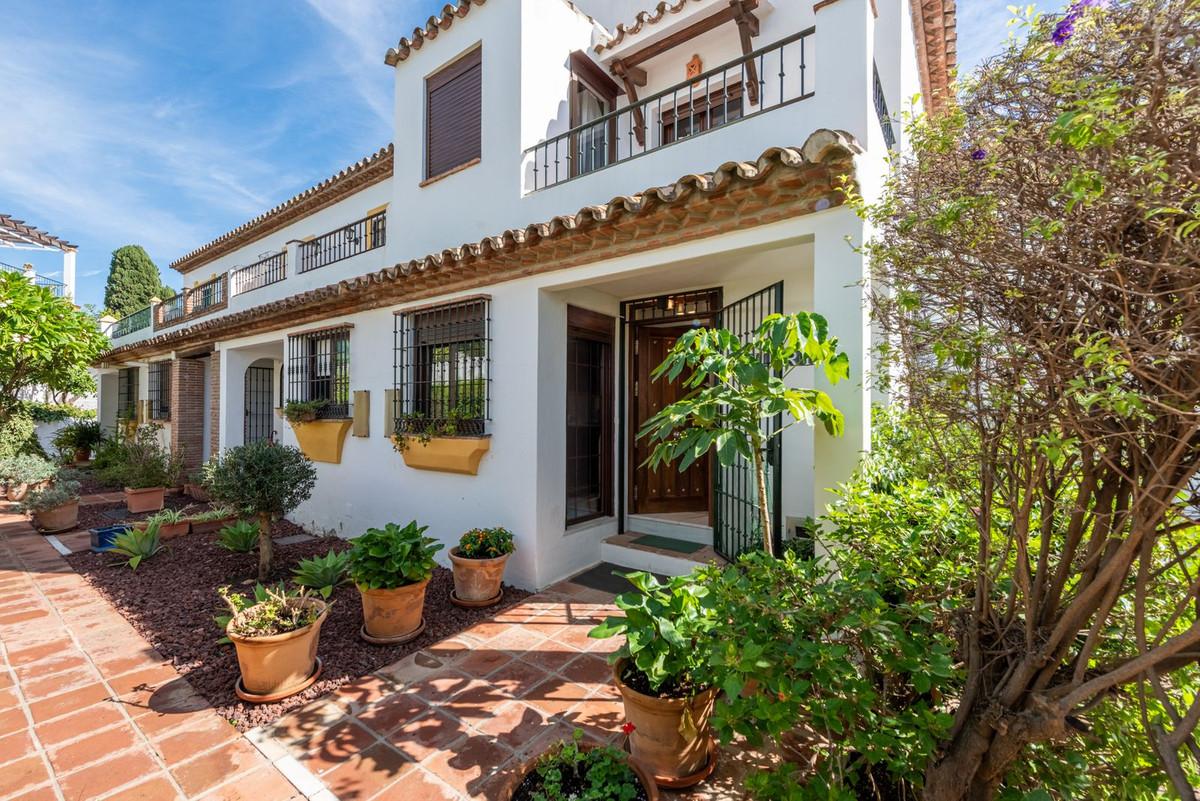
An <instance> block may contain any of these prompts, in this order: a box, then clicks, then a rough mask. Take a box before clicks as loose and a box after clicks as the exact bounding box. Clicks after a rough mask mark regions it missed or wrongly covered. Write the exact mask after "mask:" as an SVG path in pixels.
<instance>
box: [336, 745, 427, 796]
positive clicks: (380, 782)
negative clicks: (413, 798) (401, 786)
mask: <svg viewBox="0 0 1200 801" xmlns="http://www.w3.org/2000/svg"><path fill="white" fill-rule="evenodd" d="M414 770H416V766H415V765H413V763H411V762H409V761H408V760H407V759H405V758H404V756H403V755H402V754H401V753H400V752H399V751H397V750H396V749H394V748H392V747H391V746H389V745H385V744H383V743H379V744H378V745H374V746H372V747H370V748H368V749H367V750H365V751H363V752H362V753H359V754H356V755H355V756H354V757H353V758H352V759H349V760H347V761H345V762H343V763H342V764H340V765H338V766H337V767H336V768H334V769H333V770H331V771H330V772H329V773H327V774H325V775H324V776H322V777H321V780H322V781H323V782H324V783H325V786H326V787H328V788H329V790H330V791H331V792H332V793H333V794H334V795H336V796H337V797H338V799H339V801H366V799H368V798H371V797H372V796H374V795H375V794H376V793H378V792H379V791H380V790H383V789H384V788H386V787H388V786H389V785H391V784H394V783H395V782H397V781H404V782H405V783H407V776H408V775H409V774H411V773H412V771H414Z"/></svg>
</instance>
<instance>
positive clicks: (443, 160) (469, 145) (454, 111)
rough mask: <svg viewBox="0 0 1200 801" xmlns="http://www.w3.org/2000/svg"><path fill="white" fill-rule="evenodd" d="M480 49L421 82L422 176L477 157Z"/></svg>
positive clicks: (480, 137) (480, 117)
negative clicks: (423, 127) (422, 84)
mask: <svg viewBox="0 0 1200 801" xmlns="http://www.w3.org/2000/svg"><path fill="white" fill-rule="evenodd" d="M482 142H483V50H482V48H477V49H475V50H473V51H472V52H470V53H468V54H467V55H465V56H463V57H462V58H460V59H459V60H458V61H456V62H454V63H453V64H451V65H450V66H448V67H446V68H444V69H442V70H441V71H440V72H438V73H436V74H434V75H431V76H430V77H429V78H426V79H425V177H426V178H433V177H435V176H438V175H441V174H442V173H445V172H449V171H450V170H452V169H454V168H455V167H459V166H461V165H463V164H466V163H467V162H468V161H471V160H473V159H477V158H479V156H480V152H481V149H482Z"/></svg>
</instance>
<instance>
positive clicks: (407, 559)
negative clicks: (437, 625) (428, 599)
mask: <svg viewBox="0 0 1200 801" xmlns="http://www.w3.org/2000/svg"><path fill="white" fill-rule="evenodd" d="M427 528H428V526H419V525H417V521H415V520H413V521H412V522H410V523H409V524H408V525H406V526H404V527H403V528H402V527H400V526H398V525H396V524H395V523H388V524H387V525H386V526H384V527H383V528H373V529H369V530H368V531H367V532H366V533H365V534H363V535H362V536H359V537H356V538H354V540H352V542H353V546H352V547H351V549H350V579H351V581H353V582H354V583H355V585H356V586H357V587H358V592H359V594H360V595H361V596H362V606H363V629H362V631H361V632H360V634H361V636H362V638H363V639H364V640H366V641H367V642H369V643H373V644H376V645H391V644H394V643H400V642H407V641H409V640H411V639H413V638H414V637H416V636H418V635H419V634H420V633H421V632H422V631H423V630H424V629H425V618H424V616H423V614H422V613H423V611H424V608H425V589H426V587H428V586H429V579H430V577H431V576H432V575H433V568H434V565H435V563H434V561H433V555H434V554H435V553H437V552H438V551H440V550H441V549H442V544H441V543H440V542H438V541H437V540H435V539H433V538H432V537H426V536H425V529H427Z"/></svg>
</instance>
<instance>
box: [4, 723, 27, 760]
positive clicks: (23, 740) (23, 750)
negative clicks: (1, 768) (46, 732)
mask: <svg viewBox="0 0 1200 801" xmlns="http://www.w3.org/2000/svg"><path fill="white" fill-rule="evenodd" d="M33 749H34V745H33V736H32V735H31V734H30V733H29V730H28V729H22V730H21V731H16V732H13V733H12V734H6V735H5V736H3V737H0V765H4V764H6V763H8V762H14V761H16V760H18V759H20V758H22V757H24V756H26V755H27V754H32V753H33Z"/></svg>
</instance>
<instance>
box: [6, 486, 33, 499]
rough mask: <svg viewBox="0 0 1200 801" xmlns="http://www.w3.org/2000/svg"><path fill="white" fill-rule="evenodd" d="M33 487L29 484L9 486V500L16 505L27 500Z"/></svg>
mask: <svg viewBox="0 0 1200 801" xmlns="http://www.w3.org/2000/svg"><path fill="white" fill-rule="evenodd" d="M30 489H31V487H30V486H29V485H28V484H9V485H8V489H7V490H6V492H7V494H8V499H9V500H10V501H14V502H16V503H20V502H21V501H23V500H25V496H27V495H28V494H29V490H30Z"/></svg>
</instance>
